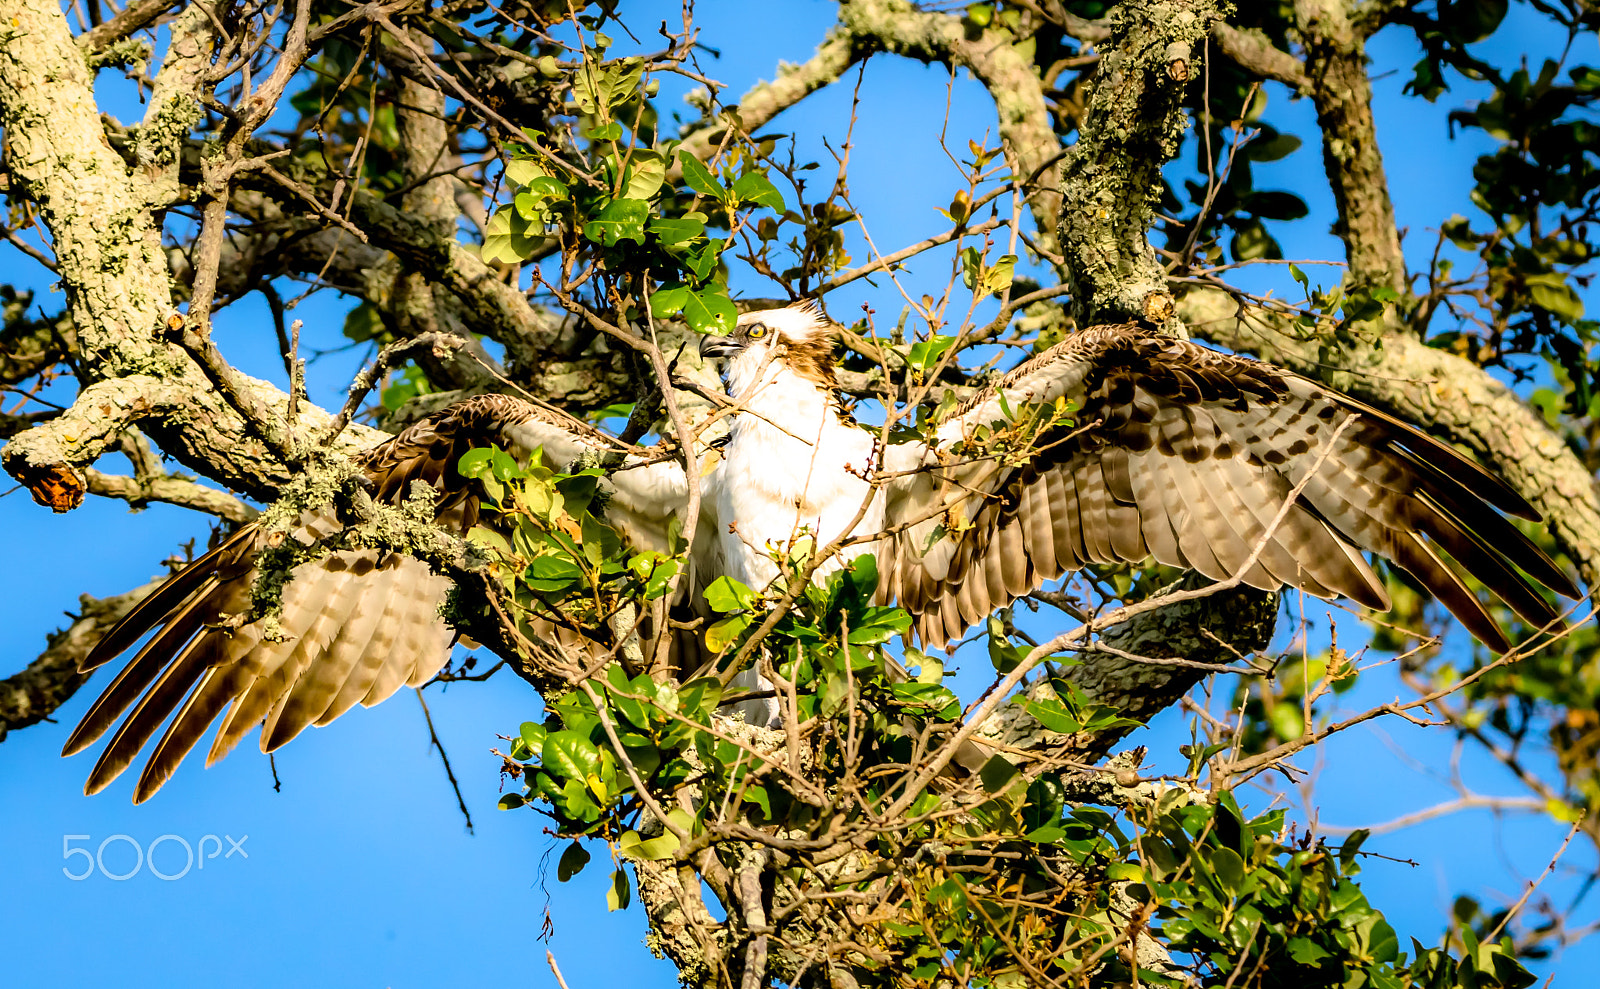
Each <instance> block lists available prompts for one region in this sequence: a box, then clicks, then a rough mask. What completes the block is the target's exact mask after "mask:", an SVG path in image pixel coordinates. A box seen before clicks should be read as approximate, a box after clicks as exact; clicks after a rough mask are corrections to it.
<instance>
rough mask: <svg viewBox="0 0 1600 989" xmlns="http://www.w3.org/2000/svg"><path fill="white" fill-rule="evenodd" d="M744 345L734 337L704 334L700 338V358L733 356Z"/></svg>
mask: <svg viewBox="0 0 1600 989" xmlns="http://www.w3.org/2000/svg"><path fill="white" fill-rule="evenodd" d="M743 349H744V347H743V345H741V344H740V343H739V342H738V341H737V340H735V339H733V338H732V337H713V336H703V337H701V338H700V359H701V360H706V359H715V358H719V357H732V356H734V355H735V354H737V353H738V352H739V351H741V350H743Z"/></svg>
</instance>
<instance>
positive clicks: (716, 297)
mask: <svg viewBox="0 0 1600 989" xmlns="http://www.w3.org/2000/svg"><path fill="white" fill-rule="evenodd" d="M683 318H684V320H685V321H686V322H687V323H688V324H689V328H690V329H692V330H694V331H695V332H696V333H700V334H706V333H709V334H712V335H714V336H726V335H728V334H729V333H732V332H733V327H734V325H735V324H736V323H738V322H739V310H738V309H735V308H734V305H733V300H732V299H730V298H728V290H727V289H724V288H717V287H711V288H706V289H703V290H701V291H699V292H690V293H689V297H688V299H686V300H684V303H683Z"/></svg>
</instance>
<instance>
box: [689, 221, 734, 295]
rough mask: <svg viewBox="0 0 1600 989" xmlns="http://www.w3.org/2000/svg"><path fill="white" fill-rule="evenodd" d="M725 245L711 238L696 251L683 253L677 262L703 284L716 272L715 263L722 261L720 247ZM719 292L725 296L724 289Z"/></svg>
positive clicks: (716, 238) (718, 239) (715, 238)
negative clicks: (681, 263)
mask: <svg viewBox="0 0 1600 989" xmlns="http://www.w3.org/2000/svg"><path fill="white" fill-rule="evenodd" d="M725 243H727V241H725V240H723V239H721V238H718V237H713V238H711V239H710V240H707V241H706V242H705V243H704V244H702V245H700V247H699V248H697V249H694V250H688V251H684V252H683V253H682V254H680V255H679V257H678V260H679V261H681V262H683V266H684V267H685V268H687V269H689V271H690V272H691V273H692V274H693V275H694V277H695V278H696V279H697V280H698V281H701V282H703V281H705V280H706V279H707V278H710V277H711V273H712V272H713V271H716V270H717V262H718V261H720V260H722V246H723V245H724V244H725ZM720 291H721V292H722V294H723V295H724V296H726V295H727V290H726V289H722V290H720ZM730 305H731V303H730Z"/></svg>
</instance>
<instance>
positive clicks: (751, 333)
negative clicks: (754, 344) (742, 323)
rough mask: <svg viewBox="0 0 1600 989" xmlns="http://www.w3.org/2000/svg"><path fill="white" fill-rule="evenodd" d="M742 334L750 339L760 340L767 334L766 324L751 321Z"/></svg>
mask: <svg viewBox="0 0 1600 989" xmlns="http://www.w3.org/2000/svg"><path fill="white" fill-rule="evenodd" d="M744 334H745V336H747V337H749V338H750V339H752V340H760V339H761V338H762V337H764V336H766V335H767V324H765V323H751V324H750V327H749V328H748V329H746V330H745V331H744Z"/></svg>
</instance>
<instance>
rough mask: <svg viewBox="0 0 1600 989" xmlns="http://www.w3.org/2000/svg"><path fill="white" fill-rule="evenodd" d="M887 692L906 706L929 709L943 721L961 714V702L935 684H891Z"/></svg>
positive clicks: (946, 689)
mask: <svg viewBox="0 0 1600 989" xmlns="http://www.w3.org/2000/svg"><path fill="white" fill-rule="evenodd" d="M889 692H890V693H891V694H893V695H894V696H895V697H897V698H899V699H900V700H901V701H904V702H905V703H906V704H909V705H913V706H915V707H926V708H931V709H932V710H933V713H934V715H935V716H937V717H939V718H942V719H944V720H945V721H952V720H954V719H955V718H956V717H958V716H959V715H960V714H961V701H960V700H959V699H957V697H956V695H955V694H953V693H951V691H950V689H949V688H948V687H945V686H942V685H940V684H937V683H892V684H890V685H889Z"/></svg>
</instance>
